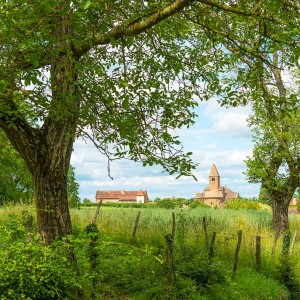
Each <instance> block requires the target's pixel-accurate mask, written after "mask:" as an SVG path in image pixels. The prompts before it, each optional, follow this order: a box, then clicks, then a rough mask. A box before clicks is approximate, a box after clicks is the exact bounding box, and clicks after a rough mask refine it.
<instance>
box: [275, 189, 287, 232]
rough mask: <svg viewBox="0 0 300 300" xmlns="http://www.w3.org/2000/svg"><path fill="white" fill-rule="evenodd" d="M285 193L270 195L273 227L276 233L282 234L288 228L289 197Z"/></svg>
mask: <svg viewBox="0 0 300 300" xmlns="http://www.w3.org/2000/svg"><path fill="white" fill-rule="evenodd" d="M284 196H286V195H281V194H276V196H273V197H272V212H273V227H274V229H275V231H276V234H277V235H279V234H282V233H284V232H285V231H286V230H287V229H289V216H288V208H289V204H290V197H288V198H287V197H284Z"/></svg>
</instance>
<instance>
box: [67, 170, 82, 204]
mask: <svg viewBox="0 0 300 300" xmlns="http://www.w3.org/2000/svg"><path fill="white" fill-rule="evenodd" d="M78 189H79V184H78V182H77V180H76V178H75V167H73V166H71V165H70V167H69V171H68V181H67V190H68V198H69V205H70V207H77V206H78V205H79V204H80V199H79V191H78Z"/></svg>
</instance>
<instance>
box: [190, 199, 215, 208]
mask: <svg viewBox="0 0 300 300" xmlns="http://www.w3.org/2000/svg"><path fill="white" fill-rule="evenodd" d="M189 207H190V208H196V207H203V208H210V206H209V205H207V204H205V203H203V202H201V201H198V200H194V201H193V202H192V203H191V204H190V205H189Z"/></svg>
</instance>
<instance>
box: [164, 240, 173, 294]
mask: <svg viewBox="0 0 300 300" xmlns="http://www.w3.org/2000/svg"><path fill="white" fill-rule="evenodd" d="M165 239H166V244H167V245H166V277H167V285H166V299H171V298H170V297H171V285H172V251H173V236H172V235H171V234H168V235H166V236H165Z"/></svg>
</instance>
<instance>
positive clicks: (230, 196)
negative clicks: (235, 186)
mask: <svg viewBox="0 0 300 300" xmlns="http://www.w3.org/2000/svg"><path fill="white" fill-rule="evenodd" d="M224 190H225V198H226V199H237V198H239V197H240V195H239V193H236V192H233V191H232V190H231V189H229V188H228V187H226V186H225V187H224Z"/></svg>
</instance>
